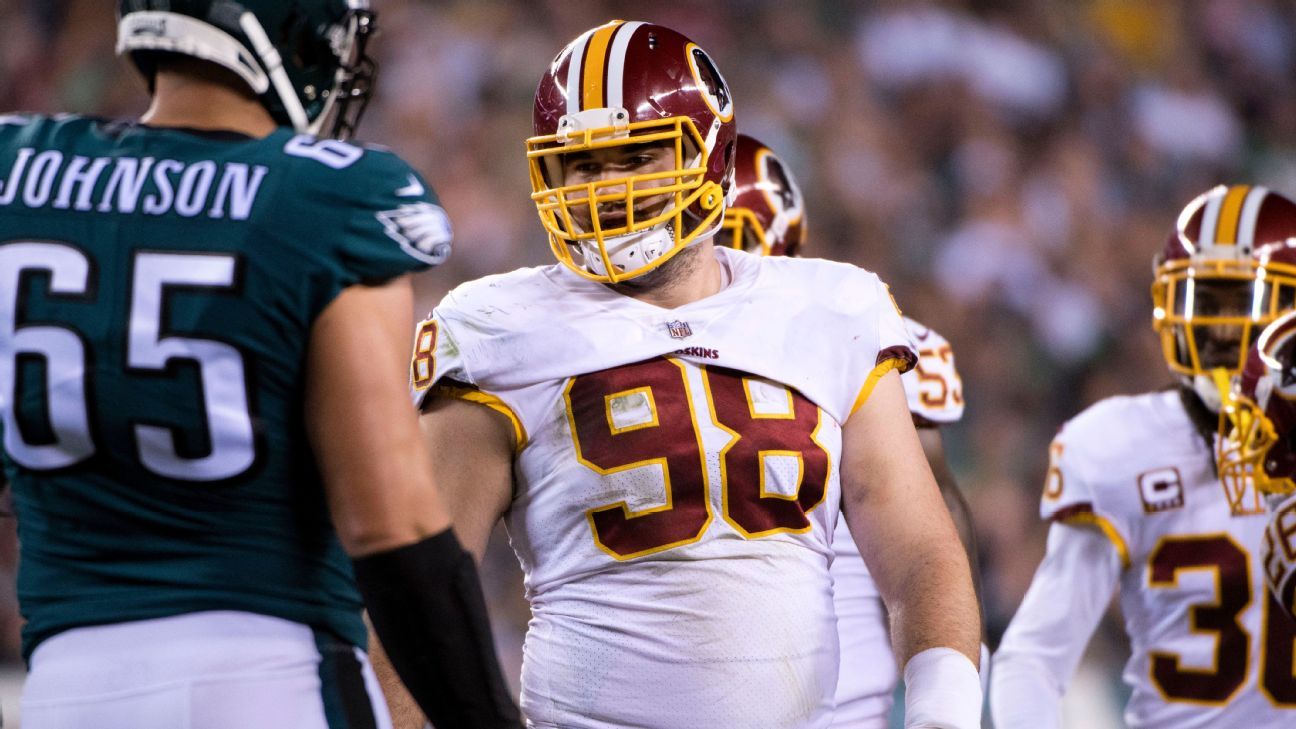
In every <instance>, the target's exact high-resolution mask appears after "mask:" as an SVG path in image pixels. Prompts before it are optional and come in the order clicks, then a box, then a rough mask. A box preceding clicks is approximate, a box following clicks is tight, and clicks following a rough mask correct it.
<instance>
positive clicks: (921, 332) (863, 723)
mask: <svg viewBox="0 0 1296 729" xmlns="http://www.w3.org/2000/svg"><path fill="white" fill-rule="evenodd" d="M734 159H735V162H734V194H733V195H732V196H731V202H730V203H729V204H728V205H727V206H726V207H725V220H724V228H723V229H722V230H721V231H720V233H719V234H717V236H716V242H717V243H718V244H719V245H728V246H732V247H733V248H737V249H739V250H746V251H749V252H754V253H759V254H761V255H767V256H780V255H782V256H795V255H799V254H800V252H801V249H802V246H803V245H804V244H805V239H806V221H805V198H804V197H803V196H802V194H801V189H800V187H799V186H798V185H797V183H796V178H795V176H793V174H792V170H791V169H790V168H789V167H788V166H787V165H786V164H785V163H784V162H783V160H782V159H780V158H779V156H778V155H777V154H775V153H774V150H772V149H770V148H769V147H768V146H766V145H765V144H763V143H762V142H760V141H759V140H757V139H755V138H754V137H751V136H749V135H746V134H739V135H738V143H737V152H736V153H735V158H734ZM904 324H905V329H907V330H908V332H909V336H910V338H911V339H912V340H913V342H914V344H915V345H917V352H918V362H917V364H916V365H915V366H914V368H913V369H911V370H909V371H908V372H906V373H904V374H903V375H901V377H900V382H901V384H902V385H903V386H904V391H905V397H906V399H907V401H908V404H909V413H910V415H911V416H912V417H913V421H914V426H915V427H916V428H917V429H918V439H919V440H920V441H921V442H922V447H923V452H924V453H925V454H926V456H927V464H928V465H929V466H930V467H931V469H932V473H933V474H935V476H936V484H937V485H938V486H939V487H940V490H941V495H942V496H943V497H944V499H945V505H946V507H947V508H948V509H949V512H950V517H951V518H952V519H953V520H954V524H955V526H956V527H957V528H958V530H959V538H960V539H962V541H963V547H964V549H966V550H967V553H968V561H969V563H970V564H971V565H972V575H973V581H974V583H975V584H976V585H977V587H978V595H979V594H980V590H979V587H980V583H979V580H977V574H978V570H977V568H976V542H975V536H974V534H973V531H972V518H971V514H970V511H969V509H968V506H967V502H966V501H965V500H964V499H963V495H962V494H961V493H960V492H959V490H958V485H957V484H956V483H955V482H954V474H953V473H951V471H950V468H949V464H948V463H946V461H945V448H944V444H943V442H942V440H941V434H940V426H941V425H944V424H946V423H954V422H957V421H958V420H959V418H961V417H962V416H963V381H962V378H960V377H959V374H958V370H957V369H956V368H955V366H954V351H953V349H952V348H951V347H950V344H949V342H948V341H946V339H945V338H944V337H942V336H941V335H940V334H937V333H936V332H935V331H933V330H931V329H930V328H928V327H925V326H923V325H922V324H919V323H918V322H916V321H914V320H913V319H910V318H909V317H904ZM833 552H834V553H835V555H836V557H835V558H834V560H833V563H832V568H831V573H832V577H833V606H834V608H835V611H836V613H837V636H838V642H839V644H840V650H841V666H840V668H839V669H838V672H837V696H836V709H835V710H834V712H833V723H832V725H833V726H834V727H850V728H852V729H862V728H863V727H886V726H888V717H889V714H890V712H891V703H892V695H893V693H894V689H895V686H896V681H897V680H898V679H899V676H898V670H897V666H896V660H895V653H894V651H893V650H892V648H891V637H890V630H889V628H888V626H887V615H886V611H885V609H884V608H883V604H882V597H881V595H879V594H878V591H877V585H876V584H874V582H873V578H872V577H870V576H869V573H868V567H867V566H866V565H865V564H864V560H863V558H861V556H860V552H859V548H858V547H857V546H856V544H855V542H854V540H853V539H852V538H851V534H850V530H849V529H848V528H847V525H846V520H845V519H839V520H838V522H837V533H836V534H835V535H834V537H833ZM981 655H982V657H981V674H982V675H983V676H984V675H986V671H987V669H988V666H987V663H988V661H987V658H988V653H987V651H986V649H985V646H984V645H983V646H982V654H981Z"/></svg>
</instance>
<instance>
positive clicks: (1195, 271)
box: [1152, 185, 1296, 410]
mask: <svg viewBox="0 0 1296 729" xmlns="http://www.w3.org/2000/svg"><path fill="white" fill-rule="evenodd" d="M1152 303H1153V306H1154V312H1153V328H1154V329H1155V330H1156V331H1157V333H1158V334H1160V335H1161V347H1162V354H1163V355H1164V357H1165V360H1166V364H1168V365H1169V366H1170V370H1171V371H1172V372H1174V373H1175V374H1176V375H1178V376H1179V378H1180V379H1181V380H1182V381H1183V382H1184V384H1185V385H1187V386H1189V387H1192V388H1193V390H1194V391H1196V392H1197V394H1198V395H1199V396H1201V398H1202V401H1203V402H1204V403H1205V404H1206V405H1207V407H1209V408H1210V409H1211V410H1218V409H1219V406H1220V390H1219V388H1218V387H1217V385H1216V382H1215V381H1214V379H1213V377H1212V376H1211V374H1210V372H1211V371H1212V370H1214V369H1216V368H1222V369H1223V370H1225V372H1226V373H1227V374H1228V375H1229V376H1230V377H1236V376H1237V375H1238V373H1239V372H1241V370H1242V366H1243V364H1244V363H1245V361H1246V357H1247V351H1248V349H1249V348H1250V345H1251V344H1252V343H1253V342H1254V341H1255V338H1256V336H1257V335H1258V334H1259V332H1260V330H1261V329H1263V328H1264V327H1265V326H1266V325H1268V324H1269V323H1270V322H1271V321H1273V320H1274V319H1275V318H1276V317H1277V316H1278V315H1279V314H1280V313H1283V312H1285V311H1287V310H1288V309H1291V308H1292V307H1293V306H1296V203H1293V202H1292V201H1291V200H1289V199H1287V198H1286V197H1283V196H1282V195H1279V194H1277V193H1274V192H1270V191H1269V190H1267V189H1265V188H1263V187H1258V186H1256V187H1253V186H1250V185H1232V186H1228V187H1226V186H1223V185H1220V186H1218V187H1215V188H1213V189H1211V190H1210V191H1208V192H1206V193H1205V194H1203V195H1200V196H1199V197H1197V198H1196V199H1195V200H1193V201H1192V202H1191V203H1189V204H1188V206H1187V207H1185V208H1184V209H1183V212H1181V213H1180V214H1179V220H1178V223H1177V225H1176V227H1175V230H1174V232H1173V233H1172V234H1171V235H1170V237H1169V239H1168V240H1167V241H1166V244H1165V248H1164V250H1163V251H1162V253H1161V254H1160V255H1159V256H1157V259H1156V280H1155V281H1154V282H1153V284H1152Z"/></svg>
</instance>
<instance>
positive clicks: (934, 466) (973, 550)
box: [918, 428, 982, 604]
mask: <svg viewBox="0 0 1296 729" xmlns="http://www.w3.org/2000/svg"><path fill="white" fill-rule="evenodd" d="M918 441H919V442H920V443H922V449H923V454H924V455H926V456H927V465H928V466H930V467H931V470H932V475H933V476H934V477H935V478H936V486H937V487H938V488H939V489H940V493H941V498H943V499H944V500H945V508H946V509H948V510H949V515H950V519H952V520H953V521H954V528H955V529H957V530H958V535H959V541H961V542H963V549H964V550H966V551H967V557H968V565H969V566H970V567H971V569H972V586H973V587H975V588H976V593H977V603H978V604H981V602H982V599H981V596H982V590H981V568H980V565H978V564H977V544H976V530H975V528H974V527H973V525H972V509H971V507H969V506H968V503H967V499H966V498H964V497H963V492H962V491H960V490H959V487H958V482H957V481H955V479H954V472H953V471H951V470H950V467H949V462H948V461H946V460H945V442H944V440H943V439H942V438H941V432H940V429H939V428H918Z"/></svg>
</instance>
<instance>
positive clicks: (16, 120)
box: [0, 116, 451, 656]
mask: <svg viewBox="0 0 1296 729" xmlns="http://www.w3.org/2000/svg"><path fill="white" fill-rule="evenodd" d="M450 237H451V233H450V224H449V220H448V219H447V218H446V216H445V213H444V211H443V210H442V209H441V208H440V207H439V206H438V205H437V204H436V202H435V200H434V199H433V198H432V197H431V193H430V191H429V190H428V188H427V186H426V184H425V183H424V181H423V180H422V178H420V177H419V175H418V174H417V173H416V172H414V171H413V170H412V169H411V168H410V167H409V166H408V165H406V164H405V163H404V162H402V161H401V160H400V159H399V158H397V157H396V156H395V155H393V154H391V153H389V152H386V151H382V150H379V149H373V148H367V147H359V146H355V145H351V144H347V143H344V142H339V141H334V140H316V139H314V138H311V137H307V136H298V135H294V133H293V132H291V131H289V130H285V129H281V130H279V131H277V132H276V133H274V134H271V135H270V136H269V137H267V138H265V139H251V138H248V137H244V136H241V135H235V134H229V133H204V132H196V131H191V130H176V129H155V128H149V127H144V126H141V125H138V124H132V123H109V122H104V121H102V120H94V119H88V118H83V117H76V116H59V117H53V118H48V117H35V116H10V117H0V415H2V416H3V419H2V420H0V432H2V433H3V440H4V449H3V453H4V455H3V462H4V470H5V476H6V477H7V479H8V481H9V484H10V487H11V488H12V489H13V495H14V503H15V507H16V511H17V514H18V528H19V538H20V540H21V550H20V562H19V576H18V595H19V604H20V606H21V609H22V613H23V615H24V617H25V618H26V619H27V625H26V628H25V634H24V654H25V655H28V656H30V653H31V651H32V649H33V648H34V647H35V646H36V645H37V644H38V643H39V642H40V641H41V640H43V639H45V638H48V637H49V636H51V635H54V634H56V633H58V632H60V631H63V630H67V629H69V628H72V627H76V626H82V625H95V624H103V623H113V622H121V621H127V620H140V619H147V618H157V617H163V616H168V615H175V614H179V613H186V612H195V611H203V610H242V611H249V612H256V613H262V614H267V615H273V616H278V617H282V618H285V619H288V620H293V621H296V622H300V623H305V624H308V625H311V626H314V627H316V628H320V629H323V630H328V631H331V632H333V633H335V634H336V635H338V636H339V637H341V638H343V639H345V640H348V641H350V642H352V643H354V644H356V645H363V644H364V640H365V630H364V627H363V625H362V622H361V618H360V608H361V602H360V597H359V594H358V592H357V590H356V587H355V584H354V580H353V576H352V574H351V566H350V561H349V560H348V559H347V557H346V555H345V554H344V553H343V551H342V548H341V546H340V544H339V542H338V539H337V536H336V534H335V533H334V530H333V527H332V525H331V523H330V520H329V514H328V510H327V507H326V503H325V498H324V492H323V488H322V484H321V479H320V475H319V473H318V471H317V469H316V467H315V464H314V459H313V457H312V454H311V449H310V447H309V444H308V442H307V438H306V433H305V430H304V427H305V424H304V415H303V400H304V378H305V375H306V373H305V367H306V354H307V346H308V340H309V336H310V332H311V325H312V324H313V323H314V321H315V319H316V317H317V316H319V314H320V313H321V312H322V311H323V309H324V308H325V307H326V306H327V305H328V304H329V302H330V301H331V300H332V299H333V298H334V297H335V296H337V295H338V293H340V292H341V291H342V290H343V289H344V288H346V287H347V286H350V285H353V284H357V283H366V282H375V283H376V282H381V281H384V280H387V279H391V278H393V277H396V276H399V275H401V274H404V273H407V272H410V271H415V270H420V269H423V268H426V267H428V266H430V265H435V264H437V263H439V262H440V261H441V260H443V259H444V258H445V257H446V256H447V255H448V254H449V250H450Z"/></svg>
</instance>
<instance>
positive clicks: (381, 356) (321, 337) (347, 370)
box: [306, 278, 450, 556]
mask: <svg viewBox="0 0 1296 729" xmlns="http://www.w3.org/2000/svg"><path fill="white" fill-rule="evenodd" d="M412 310H413V293H412V290H411V287H410V282H409V280H408V279H407V278H401V279H397V280H395V281H392V282H391V283H388V284H386V285H384V286H353V287H351V288H350V289H347V290H346V291H344V292H342V294H340V295H339V296H338V298H337V299H336V300H335V301H334V302H333V303H332V304H331V305H330V306H329V307H328V308H327V309H326V310H325V311H324V313H323V314H322V315H321V316H320V318H319V320H318V321H317V322H316V324H315V327H314V330H313V331H312V334H311V348H310V355H309V358H310V363H311V364H310V369H309V372H310V379H309V380H308V381H307V383H306V387H307V401H306V422H307V427H308V428H309V432H310V437H311V443H312V445H313V446H314V448H315V452H316V454H317V458H318V460H319V466H320V471H321V473H322V475H323V476H324V483H325V485H326V488H327V490H328V496H329V506H330V510H331V511H332V513H333V520H334V523H335V525H336V528H337V532H338V537H339V538H340V539H341V540H342V546H343V547H345V548H346V550H347V552H348V553H349V554H351V555H353V556H363V555H366V554H371V553H374V552H378V551H382V550H388V549H393V548H395V547H401V546H404V545H407V544H413V543H414V542H417V541H419V540H421V539H423V538H425V537H428V536H431V535H432V534H435V533H437V532H441V531H444V530H445V529H447V528H448V527H449V526H450V514H449V512H448V511H447V509H446V507H445V505H444V504H443V503H442V501H441V498H440V496H439V494H438V493H437V491H436V489H435V488H434V487H433V486H432V476H431V474H430V473H429V471H428V467H427V464H428V458H427V452H426V451H425V450H424V449H423V444H422V440H421V438H420V436H419V429H418V421H417V420H416V418H415V415H414V413H413V412H412V411H411V410H410V407H409V395H408V393H407V390H406V388H405V386H404V382H405V370H406V366H407V364H408V362H409V353H408V352H407V351H406V347H405V346H403V344H404V342H405V341H406V339H407V336H408V332H410V331H411V330H413V328H414V324H413V321H412V316H411V314H410V313H409V312H411V311H412ZM379 453H381V454H383V455H382V457H381V458H379V457H376V456H375V454H379Z"/></svg>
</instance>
